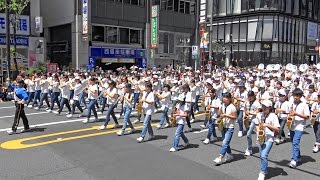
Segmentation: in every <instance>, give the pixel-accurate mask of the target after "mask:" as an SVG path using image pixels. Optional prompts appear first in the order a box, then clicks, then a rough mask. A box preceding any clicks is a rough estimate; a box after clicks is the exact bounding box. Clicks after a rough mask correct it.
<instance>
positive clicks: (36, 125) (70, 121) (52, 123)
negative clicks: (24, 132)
mask: <svg viewBox="0 0 320 180" xmlns="http://www.w3.org/2000/svg"><path fill="white" fill-rule="evenodd" d="M44 113H48V112H44ZM119 114H120V113H119ZM131 114H137V112H133V113H131ZM117 115H118V113H117ZM57 117H59V116H57ZM104 117H106V115H101V116H98V118H99V119H100V118H104ZM0 118H1V117H0ZM86 119H87V118H81V119H74V120H67V121H56V122H50V123H43V124H35V125H30V128H34V127H43V126H50V125H56V124H66V123H72V122H79V121H83V120H86ZM94 119H95V118H94V117H91V118H90V120H94ZM22 128H23V126H21V127H18V129H22ZM10 129H11V128H5V129H0V132H4V131H8V130H10Z"/></svg>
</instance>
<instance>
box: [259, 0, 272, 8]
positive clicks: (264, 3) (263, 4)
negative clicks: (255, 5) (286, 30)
mask: <svg viewBox="0 0 320 180" xmlns="http://www.w3.org/2000/svg"><path fill="white" fill-rule="evenodd" d="M270 3H271V0H264V1H262V2H261V4H260V7H261V9H264V10H269V9H270V5H271V4H270Z"/></svg>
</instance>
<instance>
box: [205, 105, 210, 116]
mask: <svg viewBox="0 0 320 180" xmlns="http://www.w3.org/2000/svg"><path fill="white" fill-rule="evenodd" d="M210 106H211V105H210V104H209V105H208V106H207V107H206V112H205V114H206V117H207V119H208V120H210V119H211V113H210Z"/></svg>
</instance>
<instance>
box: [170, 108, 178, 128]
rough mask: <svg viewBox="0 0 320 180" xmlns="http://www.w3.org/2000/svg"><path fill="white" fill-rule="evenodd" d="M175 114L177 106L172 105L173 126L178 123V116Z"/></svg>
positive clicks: (171, 122) (171, 119) (171, 118)
mask: <svg viewBox="0 0 320 180" xmlns="http://www.w3.org/2000/svg"><path fill="white" fill-rule="evenodd" d="M175 114H176V108H175V107H172V112H171V117H170V119H169V121H170V124H171V127H175V126H176V125H177V118H176V116H175Z"/></svg>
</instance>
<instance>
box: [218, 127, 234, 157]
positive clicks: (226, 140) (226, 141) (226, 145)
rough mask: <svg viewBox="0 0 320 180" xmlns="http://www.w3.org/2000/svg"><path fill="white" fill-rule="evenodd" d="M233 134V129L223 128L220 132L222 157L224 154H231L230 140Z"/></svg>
mask: <svg viewBox="0 0 320 180" xmlns="http://www.w3.org/2000/svg"><path fill="white" fill-rule="evenodd" d="M233 132H234V128H223V130H222V138H223V141H222V146H221V151H220V155H221V156H222V157H224V156H225V155H226V153H228V154H231V148H230V142H231V139H232V135H233Z"/></svg>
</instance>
